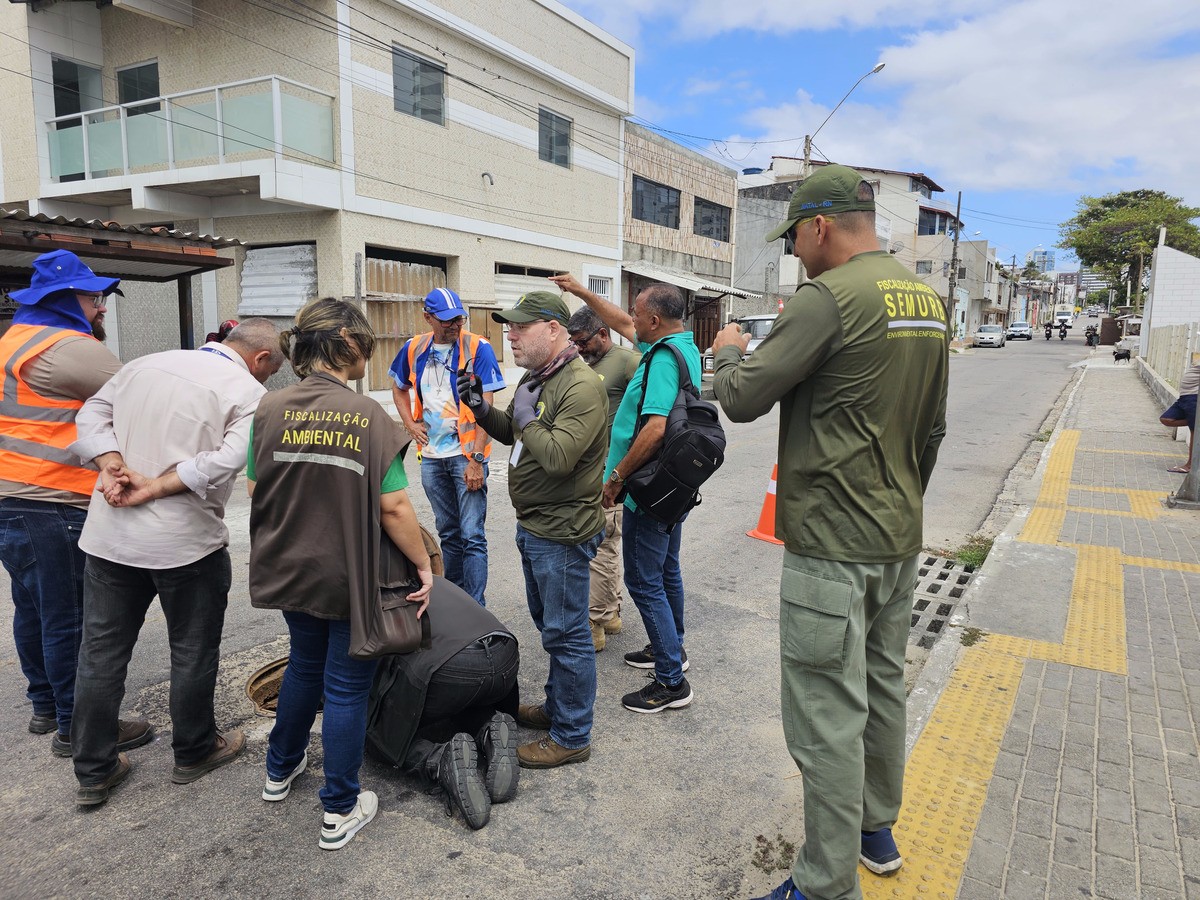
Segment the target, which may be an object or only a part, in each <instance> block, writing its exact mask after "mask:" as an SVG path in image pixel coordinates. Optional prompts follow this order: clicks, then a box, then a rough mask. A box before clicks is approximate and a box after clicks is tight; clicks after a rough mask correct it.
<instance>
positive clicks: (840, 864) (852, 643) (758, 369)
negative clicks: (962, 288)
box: [713, 165, 949, 900]
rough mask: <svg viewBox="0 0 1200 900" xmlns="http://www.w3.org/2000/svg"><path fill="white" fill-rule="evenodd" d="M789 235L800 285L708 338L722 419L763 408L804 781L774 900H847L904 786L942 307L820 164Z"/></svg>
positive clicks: (870, 200)
mask: <svg viewBox="0 0 1200 900" xmlns="http://www.w3.org/2000/svg"><path fill="white" fill-rule="evenodd" d="M780 237H787V238H788V239H789V240H790V241H791V242H792V246H793V247H794V253H795V255H796V256H798V257H800V260H801V262H803V263H804V268H805V270H806V271H807V273H808V275H809V277H810V278H812V279H813V280H812V281H807V282H805V283H804V284H802V285H801V286H800V289H799V290H798V291H797V292H796V293H795V295H794V296H792V297H791V299H790V300H788V302H787V305H786V306H785V307H784V310H783V312H782V313H780V315H779V318H778V319H776V321H775V325H774V326H773V327H772V329H771V333H770V334H768V335H767V337H766V339H765V340H764V341H763V342H762V343H761V344H759V345H758V347H757V348H755V350H754V353H753V354H752V355H751V356H749V357H747V358H746V359H744V360H743V359H742V354H743V353H744V352H745V349H746V344H747V342H748V341H747V337H746V336H745V335H742V334H741V333H740V329H739V328H738V326H737V325H736V324H734V325H729V326H727V327H726V328H724V329H723V330H722V331H721V332H720V333H719V334H718V335H717V338H716V341H714V343H713V354H714V361H715V372H714V375H713V389H714V390H715V392H716V395H717V399H718V400H719V401H720V403H721V406H722V408H723V409H724V410H725V412H726V414H727V415H728V416H729V418H731V419H733V420H734V421H735V422H749V421H751V420H753V419H757V418H759V417H760V416H763V415H766V414H767V413H768V412H770V410H771V409H772V408H773V407H774V405H775V403H776V402H778V403H779V407H780V414H779V491H778V507H777V511H776V521H775V533H776V534H777V535H778V536H779V537H780V538H781V539H782V540H783V543H784V547H785V550H786V553H785V555H784V561H783V577H782V579H781V583H780V587H779V594H780V601H781V602H780V612H779V644H780V656H781V663H782V665H781V669H782V682H783V684H782V703H783V730H784V737H785V738H786V739H787V744H788V750H789V751H790V752H791V754H792V757H793V758H794V759H795V760H796V764H797V765H798V766H799V767H800V770H801V772H802V773H803V777H804V838H805V843H804V846H803V847H801V849H800V852H799V854H798V855H797V857H796V862H795V865H794V866H793V868H792V876H791V877H790V878H788V880H787V881H785V882H784V883H783V884H782V885H780V886H779V887H778V888H776V890H775V891H773V892H772V893H771V894H770V895H769V897H770V898H772V900H805V898H808V900H858V898H861V897H862V890H861V888H860V886H859V883H858V862H859V861H860V860H861V861H862V863H863V864H864V865H865V866H866V867H867V868H868V869H869V870H870V871H872V872H874V873H876V874H878V875H890V874H892V873H893V872H895V871H896V870H897V869H899V868H900V866H901V864H902V859H901V857H900V852H899V851H898V850H897V848H896V842H895V840H894V839H893V838H892V826H893V825H894V824H895V822H896V816H897V815H898V814H899V811H900V798H901V793H902V788H903V782H904V734H905V721H904V718H905V696H904V648H905V644H906V642H907V638H908V628H909V617H910V615H911V613H912V592H913V587H914V584H915V582H916V575H917V554H918V553H919V552H920V550H921V516H922V506H923V495H924V492H925V488H926V486H927V485H928V484H929V477H930V475H931V474H932V472H933V466H934V463H935V462H936V461H937V454H938V446H939V445H940V444H941V441H942V437H943V435H944V434H945V431H946V377H947V368H948V351H949V347H948V344H947V334H948V332H947V316H946V308H945V305H944V304H943V302H942V299H941V298H940V297H939V296H938V295H937V294H936V293H934V291H933V290H931V289H930V288H929V287H928V286H927V285H925V284H924V283H922V282H920V281H918V280H917V279H916V278H915V277H914V276H913V274H912V272H910V271H909V270H908V269H906V268H904V267H903V266H901V265H900V264H899V263H897V262H896V261H895V259H894V258H892V257H891V256H890V255H888V254H887V253H885V252H883V251H881V250H880V249H879V240H878V238H876V236H875V198H874V191H873V190H872V188H871V186H870V184H868V183H867V182H865V181H863V180H862V178H860V177H859V175H858V173H856V172H855V171H854V170H853V169H848V168H846V167H845V166H836V165H827V166H824V167H822V168H821V169H820V170H818V171H817V172H816V173H814V174H813V175H811V176H810V177H809V178H808V179H806V180H805V181H804V182H802V183H801V184H800V186H799V187H798V188H796V191H795V193H794V194H793V195H792V199H791V203H790V204H789V206H788V214H787V219H786V220H785V221H784V222H783V223H782V224H781V225H780V226H779V227H778V228H776V229H775V230H774V231H772V232H771V233H770V234H768V235H767V241H768V242H770V241H774V240H777V239H778V238H780Z"/></svg>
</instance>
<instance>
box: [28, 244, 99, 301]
mask: <svg viewBox="0 0 1200 900" xmlns="http://www.w3.org/2000/svg"><path fill="white" fill-rule="evenodd" d="M120 283H121V279H120V278H103V277H101V276H99V275H97V274H96V273H95V272H93V271H92V270H91V269H89V268H88V267H87V266H85V265H84V264H83V260H81V259H80V258H79V257H78V256H76V255H75V254H74V253H72V252H71V251H70V250H52V251H50V252H49V253H43V254H42V255H41V256H39V257H38V258H37V259H35V260H34V261H33V279H32V280H31V281H30V283H29V287H27V288H24V289H22V290H19V291H10V292H9V295H8V296H10V297H12V299H13V300H15V301H16V302H17V303H21V304H23V305H25V306H33V305H34V304H36V303H38V302H40V301H41V299H42V298H43V297H46V296H48V295H50V294H53V293H56V292H58V291H88V292H96V293H100V294H107V293H109V292H110V291H111V290H112V289H113V288H115V287H116V286H117V285H118V284H120Z"/></svg>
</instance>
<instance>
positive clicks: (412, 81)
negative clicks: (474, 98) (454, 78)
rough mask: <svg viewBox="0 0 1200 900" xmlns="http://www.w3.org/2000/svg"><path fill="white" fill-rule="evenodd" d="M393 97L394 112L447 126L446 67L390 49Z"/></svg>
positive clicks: (397, 49)
mask: <svg viewBox="0 0 1200 900" xmlns="http://www.w3.org/2000/svg"><path fill="white" fill-rule="evenodd" d="M392 97H393V100H394V101H395V105H396V112H402V113H404V114H405V115H408V116H415V117H416V118H418V119H424V120H425V121H426V122H436V123H437V124H438V125H444V124H445V123H446V68H445V67H444V66H439V65H438V64H437V63H431V62H428V61H427V60H424V59H421V58H419V57H416V56H413V55H412V54H411V53H408V52H406V51H404V50H401V49H400V48H399V47H393V48H392Z"/></svg>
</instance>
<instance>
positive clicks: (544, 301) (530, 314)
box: [492, 291, 571, 325]
mask: <svg viewBox="0 0 1200 900" xmlns="http://www.w3.org/2000/svg"><path fill="white" fill-rule="evenodd" d="M492 318H493V319H495V320H496V321H497V322H517V323H522V322H551V321H553V322H558V323H559V324H560V325H566V324H567V320H568V319H570V318H571V311H570V310H569V309H567V304H566V303H565V302H564V301H563V298H562V297H560V296H558V294H552V293H550V292H549V291H530V292H529V293H528V294H524V295H522V296H521V299H520V300H518V301H517V302H516V304H514V305H513V308H512V309H505V310H501V311H500V312H494V313H492Z"/></svg>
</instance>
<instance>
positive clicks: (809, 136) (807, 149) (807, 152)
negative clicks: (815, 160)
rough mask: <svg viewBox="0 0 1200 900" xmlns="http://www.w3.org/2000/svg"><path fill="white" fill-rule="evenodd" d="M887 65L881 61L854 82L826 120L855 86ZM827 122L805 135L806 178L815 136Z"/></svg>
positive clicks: (809, 167) (839, 106)
mask: <svg viewBox="0 0 1200 900" xmlns="http://www.w3.org/2000/svg"><path fill="white" fill-rule="evenodd" d="M885 65H886V63H880V64H879V65H877V66H876V67H875V68H873V69H872V70H871V71H870V72H867V73H866V75H863V77H862V78H860V79H858V81H856V82H854V86H853V87H851V88H850V90H848V91H846V95H845V96H844V97H842V99H841V100H839V101H838V103H837V106H835V107H834V108H833V109H831V110H830V111H829V115H827V116H826V117H825V122H828V121H829V120H830V119H832V118H833V114H834V113H835V112H837V111H838V110H839V109H841V108H842V104H843V103H845V102H846V98H847V97H849V96H850V95H851V94H853V93H854V88H856V87H858V86H859V85H860V84H862V83H863V81H865V80H866V79H867V77H868V76H870V75H874V74H875V73H876V72H881V71H883V67H884V66H885ZM825 122H822V123H821V124H820V125H818V126H817V130H816V131H814V132H813V133H812V134H806V135H805V136H804V177H805V178H807V177H808V176H809V175H810V174H811V173H812V143H813V138H815V137H816V136H817V135H818V134H820V133H821V129H822V128H824V127H825Z"/></svg>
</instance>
